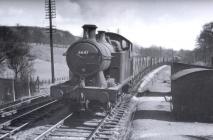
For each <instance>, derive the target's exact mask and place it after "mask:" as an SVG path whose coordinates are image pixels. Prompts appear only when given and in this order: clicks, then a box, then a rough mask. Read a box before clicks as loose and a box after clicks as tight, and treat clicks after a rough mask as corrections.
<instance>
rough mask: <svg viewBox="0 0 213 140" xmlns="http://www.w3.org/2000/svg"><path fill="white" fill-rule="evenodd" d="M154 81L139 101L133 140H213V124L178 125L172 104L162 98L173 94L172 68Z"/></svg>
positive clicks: (165, 70) (133, 128)
mask: <svg viewBox="0 0 213 140" xmlns="http://www.w3.org/2000/svg"><path fill="white" fill-rule="evenodd" d="M153 78H154V80H152V82H149V83H148V85H147V86H146V87H147V90H148V91H149V92H148V93H147V94H146V96H144V97H138V98H137V99H136V101H137V111H136V112H135V116H134V119H133V122H132V132H131V136H130V140H141V139H142V140H212V139H213V123H201V122H176V121H175V120H174V118H173V116H172V113H171V110H170V103H169V102H166V101H165V98H164V97H161V96H159V94H162V95H164V94H165V93H168V92H170V80H169V79H170V67H169V66H167V67H165V68H163V70H161V71H160V73H158V74H155V76H153ZM156 93H158V94H156ZM149 94H150V95H152V96H149ZM155 94H156V95H157V96H154V95H155ZM168 98H169V97H168Z"/></svg>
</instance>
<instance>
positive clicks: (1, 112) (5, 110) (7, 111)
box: [0, 93, 49, 118]
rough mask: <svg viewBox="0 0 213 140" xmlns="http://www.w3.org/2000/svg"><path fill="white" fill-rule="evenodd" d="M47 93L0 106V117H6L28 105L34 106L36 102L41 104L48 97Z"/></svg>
mask: <svg viewBox="0 0 213 140" xmlns="http://www.w3.org/2000/svg"><path fill="white" fill-rule="evenodd" d="M48 96H49V94H47V93H45V94H42V95H38V96H34V97H32V98H28V99H26V100H23V101H20V102H14V103H13V104H11V105H8V106H6V107H2V108H0V117H2V118H3V117H7V116H11V115H13V114H16V113H17V112H18V111H21V110H24V109H27V108H29V107H32V106H35V105H36V104H41V103H42V102H44V101H47V100H49V99H48Z"/></svg>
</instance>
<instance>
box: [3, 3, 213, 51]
mask: <svg viewBox="0 0 213 140" xmlns="http://www.w3.org/2000/svg"><path fill="white" fill-rule="evenodd" d="M44 2H45V0H0V25H10V26H12V25H17V24H19V25H27V26H41V27H46V26H48V21H47V20H46V19H45V12H44V9H45V8H44ZM211 21H213V0H56V18H55V19H54V21H53V23H54V25H55V26H56V27H57V28H59V29H62V30H68V31H69V32H71V33H72V34H74V35H77V36H81V35H82V28H81V27H82V25H84V24H96V25H97V26H98V30H105V31H111V32H117V31H118V29H119V32H120V34H121V35H123V36H125V37H126V38H128V39H129V40H131V41H132V42H133V43H135V44H138V45H140V46H143V47H149V46H152V45H157V46H162V47H165V48H171V49H174V50H179V49H189V50H192V49H194V48H195V47H196V39H197V37H198V36H199V33H200V32H201V30H202V26H203V25H204V24H206V23H209V22H211Z"/></svg>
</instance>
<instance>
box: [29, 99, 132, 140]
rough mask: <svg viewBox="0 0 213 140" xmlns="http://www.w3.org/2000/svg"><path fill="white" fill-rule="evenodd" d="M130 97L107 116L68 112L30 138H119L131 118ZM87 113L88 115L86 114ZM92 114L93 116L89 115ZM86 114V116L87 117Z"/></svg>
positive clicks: (90, 139)
mask: <svg viewBox="0 0 213 140" xmlns="http://www.w3.org/2000/svg"><path fill="white" fill-rule="evenodd" d="M130 100H131V99H130V97H124V100H122V101H121V102H120V103H118V104H117V105H116V106H115V107H114V108H113V109H112V111H111V112H110V113H109V114H107V115H105V116H97V115H94V114H93V115H91V114H88V113H85V114H84V115H83V116H84V117H82V118H81V117H78V116H75V114H74V113H70V114H68V115H67V116H66V117H64V118H63V119H62V120H60V121H59V122H58V123H56V124H55V125H48V126H45V127H43V128H41V129H40V130H39V131H37V132H36V133H34V134H33V135H32V136H31V137H30V139H34V140H42V139H51V140H53V139H55V140H57V139H69V140H72V139H73V140H76V139H80V140H84V139H85V140H87V139H88V140H93V139H112V138H113V137H114V138H116V139H118V138H119V137H121V135H124V133H125V132H124V129H125V128H126V125H127V123H128V120H129V118H131V112H132V108H131V107H130V104H129V103H130ZM86 115H87V116H86ZM89 115H91V116H89ZM85 116H86V117H85Z"/></svg>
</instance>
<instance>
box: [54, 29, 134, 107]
mask: <svg viewBox="0 0 213 140" xmlns="http://www.w3.org/2000/svg"><path fill="white" fill-rule="evenodd" d="M96 28H97V27H96V25H84V26H83V38H82V39H80V40H78V41H76V42H75V43H73V44H72V45H70V47H69V48H68V50H67V52H66V61H67V65H68V67H69V69H70V71H71V73H72V77H71V79H70V80H69V81H66V82H65V83H62V84H57V85H54V86H52V87H51V88H50V91H51V92H50V94H51V96H52V97H55V98H62V99H64V100H66V101H67V102H69V103H76V104H79V105H75V106H78V107H80V108H81V109H84V110H85V109H87V108H88V107H89V105H90V104H92V103H93V104H97V103H98V104H101V105H103V107H104V108H105V109H107V110H108V109H110V108H111V106H112V105H114V104H115V103H116V102H117V101H118V100H119V98H120V97H121V95H122V94H123V93H127V91H128V88H129V84H130V82H131V80H132V74H133V66H132V65H133V59H132V43H131V42H130V41H129V40H128V39H126V38H125V37H123V36H121V35H119V34H116V33H111V32H104V31H99V32H98V34H96ZM73 108H74V107H73Z"/></svg>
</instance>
